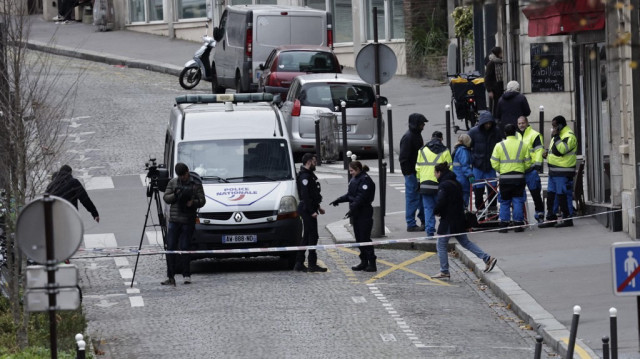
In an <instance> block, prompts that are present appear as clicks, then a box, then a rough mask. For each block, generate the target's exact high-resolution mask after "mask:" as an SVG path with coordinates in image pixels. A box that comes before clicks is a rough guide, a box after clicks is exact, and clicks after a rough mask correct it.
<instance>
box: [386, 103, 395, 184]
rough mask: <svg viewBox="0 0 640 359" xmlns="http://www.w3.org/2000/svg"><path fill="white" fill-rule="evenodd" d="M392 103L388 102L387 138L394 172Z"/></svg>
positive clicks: (390, 166) (391, 170) (391, 171)
mask: <svg viewBox="0 0 640 359" xmlns="http://www.w3.org/2000/svg"><path fill="white" fill-rule="evenodd" d="M391 112H392V111H391V104H390V103H388V104H387V127H388V128H389V132H388V133H389V135H388V136H387V140H388V141H389V172H390V173H393V169H394V168H393V116H392V114H391Z"/></svg>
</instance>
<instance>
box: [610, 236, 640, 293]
mask: <svg viewBox="0 0 640 359" xmlns="http://www.w3.org/2000/svg"><path fill="white" fill-rule="evenodd" d="M611 263H612V264H613V294H615V295H618V296H629V295H635V296H638V295H640V276H639V275H638V274H640V264H639V263H640V242H618V243H614V244H613V245H612V246H611Z"/></svg>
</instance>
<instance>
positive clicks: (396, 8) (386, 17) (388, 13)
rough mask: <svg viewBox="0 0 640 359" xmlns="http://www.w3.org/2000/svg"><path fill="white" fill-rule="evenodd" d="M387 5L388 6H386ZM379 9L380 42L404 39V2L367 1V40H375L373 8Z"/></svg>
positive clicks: (365, 16)
mask: <svg viewBox="0 0 640 359" xmlns="http://www.w3.org/2000/svg"><path fill="white" fill-rule="evenodd" d="M385 3H386V4H387V6H385ZM374 7H376V8H378V19H377V20H378V40H391V39H403V38H404V13H403V10H402V0H388V1H385V0H366V3H365V12H366V13H365V14H363V17H364V18H365V19H366V26H367V40H373V8H374Z"/></svg>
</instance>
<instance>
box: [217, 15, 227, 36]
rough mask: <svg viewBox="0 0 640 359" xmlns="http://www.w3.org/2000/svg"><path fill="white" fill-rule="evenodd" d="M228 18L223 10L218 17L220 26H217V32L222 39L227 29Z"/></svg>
mask: <svg viewBox="0 0 640 359" xmlns="http://www.w3.org/2000/svg"><path fill="white" fill-rule="evenodd" d="M228 17H229V13H228V12H227V11H226V10H225V11H224V12H223V13H222V16H221V17H220V25H218V29H219V30H218V31H220V34H221V36H222V37H223V38H224V33H225V30H226V28H227V18H228Z"/></svg>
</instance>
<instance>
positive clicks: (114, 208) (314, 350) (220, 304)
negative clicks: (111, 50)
mask: <svg viewBox="0 0 640 359" xmlns="http://www.w3.org/2000/svg"><path fill="white" fill-rule="evenodd" d="M50 63H51V64H52V65H53V66H54V67H55V68H59V69H62V76H60V78H59V79H58V83H57V86H58V88H60V89H64V88H65V86H68V85H69V82H70V81H72V79H73V78H74V74H75V73H77V71H84V74H83V78H82V82H81V83H80V84H79V88H78V90H79V91H78V94H77V98H76V99H75V105H74V108H73V113H72V115H71V116H70V117H69V118H68V119H66V121H67V122H68V123H69V128H68V131H69V134H68V135H69V136H68V139H67V142H66V152H65V153H64V154H63V155H64V156H63V157H62V158H60V159H59V160H57V161H56V165H55V166H53V167H57V165H59V164H62V163H69V164H70V165H71V166H72V167H73V168H74V174H75V175H76V176H78V177H80V178H81V179H83V180H84V182H85V184H86V185H87V188H88V189H89V193H90V196H91V197H92V199H93V201H94V202H95V204H96V205H97V207H98V209H99V211H100V217H101V221H100V223H95V222H93V221H92V219H91V218H90V217H89V215H88V214H87V212H86V211H85V210H84V209H82V208H81V210H80V212H81V215H82V218H83V221H84V224H85V243H84V244H85V246H86V247H100V246H102V247H106V248H109V247H116V246H117V247H122V246H137V245H138V244H139V243H140V241H141V240H142V244H143V245H144V246H145V247H147V248H154V247H155V248H158V245H157V243H158V241H159V239H158V237H157V234H156V232H155V231H154V228H151V227H149V228H143V223H144V219H145V214H146V208H147V202H146V201H147V197H146V195H145V187H144V186H143V182H142V179H141V175H144V173H145V171H144V163H145V162H146V161H147V160H148V159H149V157H156V158H160V157H161V153H162V148H163V141H164V131H165V126H166V122H167V120H168V117H169V109H170V108H171V106H172V104H173V98H174V97H175V96H177V95H179V94H182V93H183V92H184V91H183V90H182V89H180V87H179V85H178V81H177V78H176V77H174V76H168V75H162V74H158V73H152V72H146V71H143V70H135V69H127V68H119V67H113V66H109V65H104V64H98V63H91V62H85V61H81V60H74V59H69V58H61V57H52V58H51V60H50ZM197 91H199V90H196V92H197ZM203 92H205V91H204V89H203ZM425 92H426V93H427V98H430V96H434V97H436V96H442V89H441V88H433V89H432V90H431V89H429V88H427V89H425ZM431 92H433V93H431ZM386 96H389V97H390V98H392V95H391V94H387V95H386ZM415 100H416V101H417V100H418V99H417V98H416V99H415ZM398 103H399V104H403V105H406V106H407V107H408V106H410V102H401V101H400V100H399V101H398ZM427 117H429V115H428V114H427ZM403 132H404V129H400V128H397V133H400V134H401V133H403ZM398 139H399V137H398ZM371 162H372V164H373V163H375V162H376V161H373V160H372V161H371ZM373 178H374V180H377V176H375V175H374V176H373ZM401 179H402V177H401V176H400V175H395V176H390V178H389V184H390V185H391V184H392V183H400V182H402V180H401ZM321 183H322V186H323V195H324V196H325V198H326V199H328V200H327V202H328V201H329V200H330V199H333V198H334V197H337V196H338V195H340V194H342V193H344V192H346V177H345V176H344V174H341V173H340V172H339V171H337V170H336V171H335V173H334V174H324V175H323V176H321ZM388 190H389V191H392V190H395V189H394V187H392V186H389V187H388ZM395 191H397V190H395ZM387 197H388V200H389V203H388V212H399V211H401V210H402V209H403V208H404V196H401V193H400V192H399V191H397V194H396V195H393V196H387ZM344 212H346V209H345V208H341V207H338V209H333V208H331V209H329V211H328V213H327V214H326V215H325V216H322V217H321V218H320V227H321V228H324V226H325V225H326V224H328V223H330V222H334V221H336V220H337V219H339V218H341V217H342V216H343V215H344ZM392 215H393V214H392ZM154 221H155V220H154V217H153V215H152V217H151V220H150V223H153V222H154ZM321 237H322V238H321V242H328V241H329V238H328V237H327V235H326V232H325V231H324V229H323V231H322V232H321ZM377 254H378V257H379V272H378V273H376V274H375V275H372V273H353V272H352V271H351V270H350V269H349V267H350V266H351V265H353V264H354V263H355V262H357V253H356V252H354V251H352V250H348V249H336V250H329V251H321V252H319V259H320V261H321V263H322V264H323V265H324V266H327V267H328V268H329V272H327V273H322V274H320V273H315V274H304V273H295V272H291V271H286V270H283V269H282V267H281V265H280V263H279V262H278V261H277V260H275V259H271V258H261V259H253V260H247V259H239V260H213V261H212V260H205V261H198V262H195V263H194V264H193V269H194V275H193V282H194V283H193V284H191V285H189V286H186V285H183V284H182V283H181V281H180V278H178V280H179V281H178V286H177V287H176V288H168V287H163V286H161V285H160V284H159V283H160V281H161V280H163V279H164V271H165V264H164V260H163V258H162V257H160V256H143V257H141V258H140V262H139V267H138V269H137V272H136V277H135V282H134V283H133V287H131V286H130V284H131V277H132V275H133V268H134V265H135V257H115V258H114V257H110V258H91V259H74V260H73V262H74V263H75V264H77V265H78V266H79V268H80V271H81V286H82V289H83V293H84V303H83V307H84V310H85V313H86V315H87V318H88V320H89V326H88V330H87V334H88V335H89V337H90V338H91V341H92V342H93V343H94V346H96V347H97V348H98V349H99V350H102V351H104V352H105V354H104V355H103V356H100V357H102V358H177V357H179V358H207V357H234V358H255V357H259V358H271V357H278V358H293V357H308V358H361V357H370V358H389V357H401V358H423V357H438V358H488V357H491V358H510V359H511V358H530V357H532V355H533V349H534V340H533V334H534V333H533V331H531V330H528V329H527V328H526V327H524V326H522V323H521V322H520V321H519V319H518V318H517V317H516V316H515V315H514V314H513V313H512V312H511V311H510V310H509V309H508V308H506V307H505V305H504V304H503V303H502V302H501V301H500V300H499V299H498V298H496V297H495V296H494V295H493V293H491V291H490V290H489V289H487V287H486V286H485V285H484V284H483V283H482V282H481V281H479V280H478V279H477V277H475V276H474V275H473V273H471V272H469V271H468V269H467V268H466V267H464V266H463V265H461V264H460V263H459V262H458V261H457V260H456V259H453V258H452V259H451V265H452V272H454V273H455V274H456V275H455V276H454V277H455V280H454V281H452V282H440V281H437V280H433V279H430V277H429V275H430V274H433V273H436V272H437V271H438V262H437V258H436V256H435V255H434V253H424V252H416V251H399V250H388V249H387V250H378V252H377ZM546 355H550V353H548V352H547V354H546Z"/></svg>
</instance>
